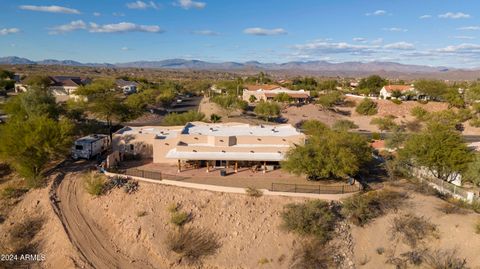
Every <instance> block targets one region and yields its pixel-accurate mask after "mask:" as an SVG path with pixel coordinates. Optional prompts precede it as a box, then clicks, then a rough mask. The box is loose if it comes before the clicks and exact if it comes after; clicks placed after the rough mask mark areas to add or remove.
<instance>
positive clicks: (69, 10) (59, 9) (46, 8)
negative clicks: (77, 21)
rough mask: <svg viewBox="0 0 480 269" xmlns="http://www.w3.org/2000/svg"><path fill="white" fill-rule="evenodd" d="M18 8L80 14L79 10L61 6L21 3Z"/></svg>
mask: <svg viewBox="0 0 480 269" xmlns="http://www.w3.org/2000/svg"><path fill="white" fill-rule="evenodd" d="M19 8H20V9H23V10H30V11H41V12H51V13H64V14H80V11H78V10H77V9H73V8H67V7H61V6H33V5H22V6H19Z"/></svg>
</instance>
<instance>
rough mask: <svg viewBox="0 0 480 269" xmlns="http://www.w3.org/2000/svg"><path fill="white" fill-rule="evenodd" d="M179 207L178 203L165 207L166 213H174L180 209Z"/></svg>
mask: <svg viewBox="0 0 480 269" xmlns="http://www.w3.org/2000/svg"><path fill="white" fill-rule="evenodd" d="M180 207H181V205H180V204H178V203H171V204H169V205H168V207H167V211H168V212H170V213H175V212H177V211H178V210H179V209H180Z"/></svg>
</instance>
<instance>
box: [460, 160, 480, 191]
mask: <svg viewBox="0 0 480 269" xmlns="http://www.w3.org/2000/svg"><path fill="white" fill-rule="evenodd" d="M462 181H466V182H471V183H472V184H474V185H475V186H480V153H476V154H475V155H474V158H473V161H472V162H470V163H469V164H468V168H467V170H466V171H465V174H464V175H463V177H462Z"/></svg>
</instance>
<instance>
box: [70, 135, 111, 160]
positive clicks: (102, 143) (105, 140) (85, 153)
mask: <svg viewBox="0 0 480 269" xmlns="http://www.w3.org/2000/svg"><path fill="white" fill-rule="evenodd" d="M109 146H110V137H109V136H108V135H103V134H93V135H89V136H85V137H82V138H80V139H78V140H77V141H75V144H74V145H73V148H72V158H73V159H75V160H77V159H87V160H89V159H92V158H93V157H96V156H99V155H101V154H103V153H105V152H106V151H107V150H108V147H109Z"/></svg>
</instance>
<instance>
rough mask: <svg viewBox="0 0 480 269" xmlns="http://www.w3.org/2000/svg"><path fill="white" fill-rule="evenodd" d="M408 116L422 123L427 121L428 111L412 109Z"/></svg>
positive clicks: (420, 108) (418, 108) (417, 108)
mask: <svg viewBox="0 0 480 269" xmlns="http://www.w3.org/2000/svg"><path fill="white" fill-rule="evenodd" d="M410 114H411V115H412V116H414V117H415V118H416V119H417V120H420V121H424V120H426V119H427V116H428V111H427V110H425V109H424V108H422V107H420V106H416V107H414V108H412V110H411V111H410Z"/></svg>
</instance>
